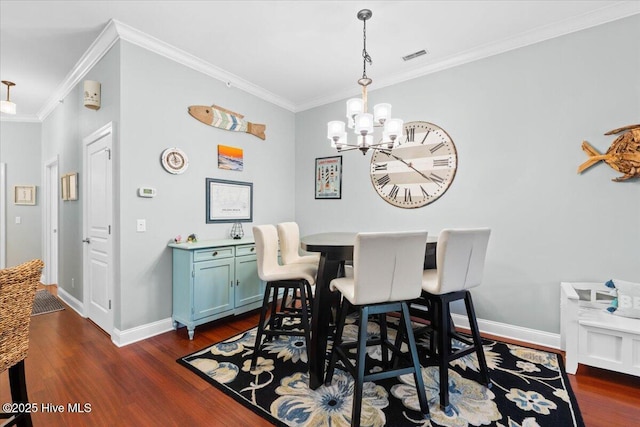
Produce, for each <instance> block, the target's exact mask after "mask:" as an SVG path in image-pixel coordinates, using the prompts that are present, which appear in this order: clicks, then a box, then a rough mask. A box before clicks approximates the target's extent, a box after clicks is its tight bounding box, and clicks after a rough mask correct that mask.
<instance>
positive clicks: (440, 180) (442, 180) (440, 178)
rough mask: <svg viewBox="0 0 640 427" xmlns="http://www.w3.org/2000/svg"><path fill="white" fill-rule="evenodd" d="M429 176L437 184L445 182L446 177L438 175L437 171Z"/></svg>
mask: <svg viewBox="0 0 640 427" xmlns="http://www.w3.org/2000/svg"><path fill="white" fill-rule="evenodd" d="M429 177H430V178H431V180H432V181H433V182H435V183H436V184H438V185H440V184H442V183H443V182H444V178H442V177H440V176H438V175H436V174H435V173H431V175H429Z"/></svg>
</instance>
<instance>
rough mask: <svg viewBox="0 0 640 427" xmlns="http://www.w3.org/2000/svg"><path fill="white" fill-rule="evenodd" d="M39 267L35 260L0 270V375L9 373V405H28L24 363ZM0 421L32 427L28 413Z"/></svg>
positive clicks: (40, 270) (41, 263)
mask: <svg viewBox="0 0 640 427" xmlns="http://www.w3.org/2000/svg"><path fill="white" fill-rule="evenodd" d="M43 266H44V264H43V262H42V261H40V260H39V259H35V260H32V261H28V262H26V263H24V264H21V265H18V266H17V267H12V268H6V269H3V270H0V373H2V372H4V371H6V370H7V369H8V370H9V387H10V389H11V399H12V401H13V403H21V404H27V403H29V397H28V396H27V382H26V378H25V371H24V359H25V358H26V357H27V352H28V350H29V323H30V320H31V309H32V308H33V300H34V298H35V295H36V289H37V287H38V284H39V283H40V274H41V272H42V267H43ZM3 403H8V402H5V401H4V400H3ZM0 418H1V419H6V421H5V423H4V424H2V426H10V425H17V426H21V427H27V426H28V427H30V426H32V425H33V424H32V422H31V413H29V412H18V413H0Z"/></svg>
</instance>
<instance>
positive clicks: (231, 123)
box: [189, 105, 267, 139]
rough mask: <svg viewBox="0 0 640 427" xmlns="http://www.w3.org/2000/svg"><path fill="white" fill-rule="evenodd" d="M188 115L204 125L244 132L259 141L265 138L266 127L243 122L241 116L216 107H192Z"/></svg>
mask: <svg viewBox="0 0 640 427" xmlns="http://www.w3.org/2000/svg"><path fill="white" fill-rule="evenodd" d="M189 114H191V116H192V117H194V118H195V119H197V120H199V121H201V122H202V123H204V124H205V125H209V126H213V127H216V128H219V129H224V130H232V131H234V132H246V133H249V134H251V135H254V136H257V137H258V138H260V139H265V138H266V136H265V134H264V131H265V130H266V129H267V125H259V124H256V123H251V122H248V121H246V120H243V119H244V116H243V115H242V114H238V113H234V112H233V111H230V110H227V109H226V108H222V107H219V106H217V105H212V106H210V107H207V106H205V105H192V106H190V107H189Z"/></svg>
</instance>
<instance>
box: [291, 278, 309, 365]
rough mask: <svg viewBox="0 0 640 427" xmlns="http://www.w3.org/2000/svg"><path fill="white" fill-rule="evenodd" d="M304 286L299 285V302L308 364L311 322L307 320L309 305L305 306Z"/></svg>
mask: <svg viewBox="0 0 640 427" xmlns="http://www.w3.org/2000/svg"><path fill="white" fill-rule="evenodd" d="M305 287H306V286H305V284H301V285H300V304H301V307H302V313H301V314H302V327H303V328H304V344H305V348H306V351H307V365H308V361H309V349H310V348H311V323H310V322H309V307H307V295H306V294H307V292H306V290H305ZM294 292H295V290H294Z"/></svg>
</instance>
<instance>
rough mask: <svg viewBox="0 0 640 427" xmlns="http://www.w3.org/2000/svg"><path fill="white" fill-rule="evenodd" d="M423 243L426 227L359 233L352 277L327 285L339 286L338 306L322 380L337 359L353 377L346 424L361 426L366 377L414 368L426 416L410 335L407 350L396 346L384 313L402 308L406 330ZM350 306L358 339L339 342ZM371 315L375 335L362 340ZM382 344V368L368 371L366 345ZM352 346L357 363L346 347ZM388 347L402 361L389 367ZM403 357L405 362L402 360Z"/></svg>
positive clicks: (418, 282)
mask: <svg viewBox="0 0 640 427" xmlns="http://www.w3.org/2000/svg"><path fill="white" fill-rule="evenodd" d="M426 243H427V233H426V232H393V233H359V234H358V235H357V236H356V241H355V245H354V249H353V277H340V278H337V279H334V280H332V281H331V284H330V288H331V290H333V291H336V290H337V291H340V293H341V294H342V297H343V298H342V304H341V306H340V310H339V316H338V324H337V328H336V334H335V341H334V345H333V349H332V352H331V360H330V362H329V367H328V369H327V376H326V379H325V382H326V384H327V385H329V384H331V381H332V378H333V373H334V370H335V368H336V364H337V362H338V359H340V361H341V362H342V365H343V366H344V368H345V369H346V370H348V371H349V372H350V373H351V375H352V376H353V378H354V381H355V387H354V394H353V409H352V414H351V425H352V426H359V425H360V415H361V409H362V408H361V405H362V392H363V385H364V382H365V381H376V380H380V379H385V378H391V377H395V376H398V375H403V374H408V373H413V375H414V378H415V383H416V388H417V393H418V401H419V403H420V409H421V410H422V412H423V414H424V415H425V416H428V414H429V407H428V405H427V398H426V394H425V388H424V382H423V379H422V372H421V369H420V363H419V361H418V353H417V350H416V343H415V340H414V337H413V334H403V336H406V338H407V341H408V346H409V353H408V354H406V353H403V352H401V350H400V347H401V342H400V340H399V339H398V338H400V337H401V335H400V334H398V335H397V337H396V340H395V342H394V343H391V342H390V341H389V340H388V339H387V338H388V337H387V329H386V320H385V319H386V314H387V313H389V312H398V311H399V312H401V318H400V322H401V323H404V328H406V329H405V330H411V320H410V316H409V309H408V307H407V302H406V301H409V300H413V299H415V298H417V297H418V296H420V293H421V292H422V269H423V263H424V253H425V248H426ZM353 308H355V309H356V310H357V311H358V314H359V317H360V318H359V325H358V339H357V341H355V342H343V340H342V333H343V331H344V325H345V320H346V317H347V312H349V311H351V309H353ZM370 315H378V316H379V319H380V323H381V324H380V332H381V333H380V337H372V338H371V339H367V323H368V318H369V316H370ZM373 345H376V346H381V347H382V365H383V366H382V367H383V368H386V370H383V371H380V372H376V371H375V370H374V372H372V371H371V370H370V369H366V368H365V360H366V357H365V356H366V354H367V347H368V346H373ZM353 348H355V349H356V363H355V365H353V363H352V362H351V361H350V358H349V356H351V357H352V358H353V354H352V353H350V352H349V350H350V349H353ZM389 351H391V352H392V354H393V355H394V356H395V357H396V360H400V359H402V360H404V361H405V363H404V366H402V365H401V364H400V363H399V362H398V363H394V365H393V367H392V366H391V365H390V363H389ZM406 362H408V363H406Z"/></svg>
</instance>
